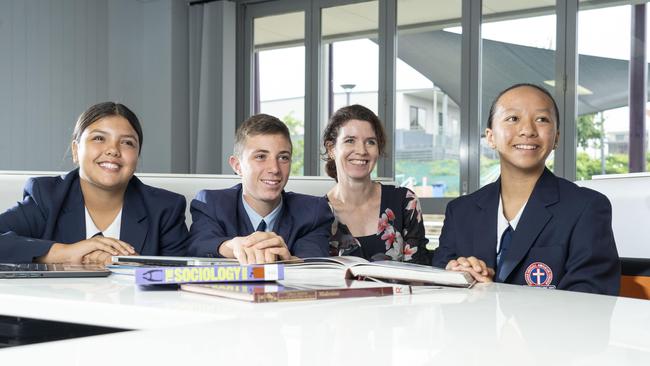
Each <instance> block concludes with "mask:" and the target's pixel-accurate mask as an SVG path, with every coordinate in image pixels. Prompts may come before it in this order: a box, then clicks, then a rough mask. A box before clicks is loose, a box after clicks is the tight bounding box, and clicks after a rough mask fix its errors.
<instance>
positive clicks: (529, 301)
mask: <svg viewBox="0 0 650 366" xmlns="http://www.w3.org/2000/svg"><path fill="white" fill-rule="evenodd" d="M132 283H133V278H132V277H129V276H119V275H118V276H116V275H113V276H111V277H108V278H93V279H14V280H0V314H2V315H11V316H24V317H32V318H39V319H48V320H59V321H67V322H76V323H86V324H94V325H103V326H113V327H124V328H130V329H139V330H138V331H132V332H124V333H115V334H108V335H102V336H95V337H86V338H77V339H69V340H64V341H57V342H48V343H40V344H34V345H28V346H20V347H12V348H7V349H4V350H0V360H2V364H3V365H5V364H6V365H9V364H11V361H15V362H25V361H26V360H34V361H43V362H47V364H48V365H66V366H70V365H88V364H93V365H113V366H114V365H115V364H116V363H119V364H128V365H137V364H139V363H140V364H142V365H144V364H146V365H175V366H177V365H182V364H187V363H188V361H189V362H198V364H210V365H223V364H224V362H228V363H234V362H236V363H237V365H253V364H255V365H267V364H269V365H369V364H372V365H409V366H410V365H427V364H438V365H440V364H442V363H441V362H445V363H447V364H452V365H496V364H498V365H645V366H647V365H650V301H645V300H635V299H627V298H616V297H608V296H600V295H589V294H581V293H571V292H566V291H559V290H540V289H531V288H525V287H520V286H512V285H503V284H489V285H477V286H476V287H475V288H473V289H469V290H468V289H442V290H438V291H436V292H434V293H431V294H420V295H413V296H394V297H383V298H353V299H337V300H321V301H305V302H288V303H271V304H250V303H246V302H239V301H235V300H227V299H219V298H216V297H212V296H205V295H199V294H191V293H184V292H177V291H142V290H140V289H138V288H136V287H135V286H134V285H133V284H132ZM126 357H128V359H126ZM28 364H29V363H28Z"/></svg>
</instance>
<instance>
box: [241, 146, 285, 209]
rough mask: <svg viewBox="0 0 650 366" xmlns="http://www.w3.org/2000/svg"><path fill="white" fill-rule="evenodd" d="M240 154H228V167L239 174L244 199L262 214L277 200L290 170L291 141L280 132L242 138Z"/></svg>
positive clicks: (274, 204) (271, 207)
mask: <svg viewBox="0 0 650 366" xmlns="http://www.w3.org/2000/svg"><path fill="white" fill-rule="evenodd" d="M239 155H240V156H231V157H230V166H231V167H232V168H233V170H234V171H235V172H236V173H237V174H239V175H241V177H242V192H243V195H244V199H245V200H246V202H247V203H248V204H249V205H250V206H251V207H252V208H253V209H254V210H255V211H256V212H257V213H258V214H260V215H262V216H266V215H267V214H268V213H270V212H271V210H273V208H275V207H276V206H277V205H278V203H279V202H280V195H281V193H282V190H283V189H284V186H285V185H286V184H287V181H288V179H289V172H290V171H291V143H290V142H289V141H288V140H287V138H286V137H284V136H283V135H281V134H272V135H265V134H260V135H252V136H250V135H249V136H248V137H246V140H245V142H244V145H243V149H242V150H241V154H239Z"/></svg>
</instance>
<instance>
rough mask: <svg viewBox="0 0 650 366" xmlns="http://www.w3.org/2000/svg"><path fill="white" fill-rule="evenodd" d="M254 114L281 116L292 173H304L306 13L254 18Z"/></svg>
mask: <svg viewBox="0 0 650 366" xmlns="http://www.w3.org/2000/svg"><path fill="white" fill-rule="evenodd" d="M253 28H254V42H253V43H254V47H255V49H254V51H255V53H254V57H255V59H254V67H255V71H254V75H255V76H254V77H255V89H254V93H255V94H254V104H255V106H254V107H255V113H267V114H270V115H273V116H276V117H278V118H280V119H281V120H282V121H284V122H285V123H286V124H287V126H288V127H289V131H290V133H291V140H292V142H293V161H292V164H291V175H303V171H304V169H303V167H304V159H303V156H304V145H305V144H304V141H305V138H304V135H305V132H304V131H305V122H304V121H305V117H304V116H305V13H304V12H295V13H287V14H281V15H273V16H268V17H261V18H255V20H254V25H253Z"/></svg>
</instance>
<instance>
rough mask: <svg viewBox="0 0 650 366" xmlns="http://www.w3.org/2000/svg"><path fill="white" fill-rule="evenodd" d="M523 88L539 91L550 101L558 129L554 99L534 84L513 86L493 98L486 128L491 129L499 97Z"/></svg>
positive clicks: (546, 91)
mask: <svg viewBox="0 0 650 366" xmlns="http://www.w3.org/2000/svg"><path fill="white" fill-rule="evenodd" d="M524 86H527V87H529V88H533V89H536V90H538V91H540V92H541V93H542V94H544V95H546V96H547V97H548V98H549V99H550V100H551V102H553V110H554V112H555V123H556V127H558V128H559V127H560V111H559V110H558V108H557V103H556V102H555V98H553V96H552V95H551V93H550V92H549V91H548V90H546V88H544V87H542V86H539V85H536V84H529V83H519V84H514V85H512V86H509V87H507V88H506V89H504V90H503V91H501V93H499V95H497V97H496V98H494V101H493V102H492V105H491V106H490V114H489V115H488V120H487V128H492V119H493V118H494V112H495V111H494V109H495V108H496V105H497V102H498V101H499V99H501V96H503V94H505V93H507V92H509V91H511V90H513V89H517V88H521V87H524Z"/></svg>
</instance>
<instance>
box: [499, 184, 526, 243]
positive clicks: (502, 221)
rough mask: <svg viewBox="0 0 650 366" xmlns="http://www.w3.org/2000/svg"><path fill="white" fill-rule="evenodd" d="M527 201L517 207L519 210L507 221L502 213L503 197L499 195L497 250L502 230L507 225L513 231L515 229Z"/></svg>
mask: <svg viewBox="0 0 650 366" xmlns="http://www.w3.org/2000/svg"><path fill="white" fill-rule="evenodd" d="M527 203H528V201H526V202H524V204H523V205H522V206H521V208H520V209H519V212H517V215H515V217H514V218H513V219H512V220H511V221H510V222H508V219H506V215H504V214H503V197H502V196H501V195H499V210H498V211H497V252H498V251H499V245H500V244H501V235H503V232H504V231H506V229H507V228H508V225H509V226H511V227H512V230H513V231H514V230H517V224H519V219H520V218H521V215H522V214H523V213H524V209H525V208H526V204H527Z"/></svg>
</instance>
